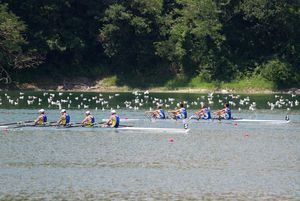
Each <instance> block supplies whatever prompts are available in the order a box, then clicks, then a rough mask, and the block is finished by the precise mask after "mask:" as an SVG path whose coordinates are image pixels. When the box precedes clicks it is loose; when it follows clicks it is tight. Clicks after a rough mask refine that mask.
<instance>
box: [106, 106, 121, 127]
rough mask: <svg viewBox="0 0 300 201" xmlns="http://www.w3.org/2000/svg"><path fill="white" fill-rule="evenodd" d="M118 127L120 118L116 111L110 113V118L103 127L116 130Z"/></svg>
mask: <svg viewBox="0 0 300 201" xmlns="http://www.w3.org/2000/svg"><path fill="white" fill-rule="evenodd" d="M119 125H120V117H119V115H117V112H116V110H112V111H111V116H110V118H109V119H108V121H107V122H106V125H105V126H109V127H111V128H118V127H119Z"/></svg>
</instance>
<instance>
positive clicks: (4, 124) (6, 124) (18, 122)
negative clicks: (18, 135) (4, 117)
mask: <svg viewBox="0 0 300 201" xmlns="http://www.w3.org/2000/svg"><path fill="white" fill-rule="evenodd" d="M32 122H34V121H17V122H13V123H3V124H0V126H10V125H15V124H24V123H32Z"/></svg>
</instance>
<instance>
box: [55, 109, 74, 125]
mask: <svg viewBox="0 0 300 201" xmlns="http://www.w3.org/2000/svg"><path fill="white" fill-rule="evenodd" d="M70 120H71V118H70V115H69V114H68V113H67V111H66V110H65V109H62V110H61V111H60V118H59V120H58V122H57V124H59V125H61V126H68V125H70Z"/></svg>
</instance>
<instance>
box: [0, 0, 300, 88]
mask: <svg viewBox="0 0 300 201" xmlns="http://www.w3.org/2000/svg"><path fill="white" fill-rule="evenodd" d="M0 2H1V6H0V59H1V63H0V64H1V66H2V67H3V69H6V71H8V72H10V73H12V75H13V76H15V79H21V78H20V75H19V76H18V73H20V72H18V71H17V70H16V69H15V68H16V67H17V66H16V65H14V64H12V63H11V62H10V61H9V60H11V58H12V56H11V55H13V54H11V53H15V52H17V53H18V55H23V57H29V58H28V59H29V60H30V59H31V61H32V59H33V60H34V61H35V62H34V64H39V63H41V62H40V61H41V58H44V61H43V63H42V64H41V65H39V67H38V68H37V69H35V70H30V69H28V70H26V71H25V70H22V75H23V76H22V79H24V77H26V76H25V75H26V72H27V76H29V78H33V77H34V76H35V75H44V74H47V75H49V73H51V75H53V76H55V78H56V79H60V78H61V79H63V77H65V76H71V77H72V76H73V77H74V76H75V77H76V76H79V75H80V76H90V77H93V78H101V77H105V76H108V75H116V76H117V78H118V79H117V80H118V82H119V84H128V85H137V86H142V87H143V86H156V85H163V84H165V83H167V82H168V81H169V80H174V79H175V80H176V79H178V78H180V77H185V78H187V79H189V80H191V79H194V78H195V77H197V79H200V80H203V81H208V82H215V81H230V80H239V79H243V78H245V77H252V76H254V77H257V76H261V77H263V78H265V79H267V80H270V81H272V82H274V83H276V85H277V87H290V86H297V85H299V83H300V82H299V80H300V39H299V38H300V37H299V36H300V1H295V0H276V1H270V0H126V1H121V0H87V1H81V0H60V1H54V0H47V1H38V0H22V1H16V0H2V1H0ZM4 32H5V33H6V35H3V33H4ZM33 52H38V53H39V54H38V55H39V56H37V55H36V54H34V53H33ZM8 54H11V55H8ZM23 66H34V65H31V64H30V65H23ZM11 69H14V71H11ZM28 72H30V73H31V74H29V75H28Z"/></svg>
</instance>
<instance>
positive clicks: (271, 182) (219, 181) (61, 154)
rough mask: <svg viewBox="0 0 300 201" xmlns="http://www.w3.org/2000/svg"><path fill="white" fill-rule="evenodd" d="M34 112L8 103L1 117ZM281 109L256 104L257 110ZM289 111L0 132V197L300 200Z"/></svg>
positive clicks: (298, 138)
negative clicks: (115, 128)
mask: <svg viewBox="0 0 300 201" xmlns="http://www.w3.org/2000/svg"><path fill="white" fill-rule="evenodd" d="M234 112H236V113H237V111H234ZM34 113H35V110H2V113H0V118H1V121H2V120H3V119H5V121H9V119H10V120H12V119H17V118H19V119H20V120H22V119H23V120H24V119H26V120H27V119H31V118H33V116H35V114H34ZM70 113H72V118H73V120H74V121H75V122H76V121H79V120H80V119H81V118H82V112H81V111H77V110H74V111H70ZM120 114H121V116H123V117H124V116H125V115H126V117H128V118H141V119H142V118H144V120H142V121H139V122H129V123H128V124H132V125H135V126H141V127H148V126H153V127H182V123H180V122H177V123H176V122H151V121H149V120H147V119H146V118H145V117H144V113H143V112H139V111H128V110H121V111H120ZM250 114H251V113H250V112H245V113H243V112H240V113H238V115H239V116H241V117H247V116H250ZM106 115H107V114H106V113H105V112H100V111H97V112H96V114H95V116H96V117H97V118H98V119H101V118H104V117H105V116H106ZM284 115H285V112H275V113H272V112H269V111H265V110H258V111H256V114H255V116H253V117H255V118H258V119H282V118H283V117H284ZM56 117H57V111H55V110H51V111H49V118H50V119H55V118H56ZM291 119H292V123H290V124H284V125H276V124H253V123H252V124H251V123H244V124H243V123H239V124H231V123H218V122H215V123H200V122H194V123H190V129H191V132H190V133H189V134H178V133H168V134H160V133H149V132H147V133H146V132H145V133H143V132H126V133H125V132H118V133H116V132H106V131H99V130H98V131H94V132H93V131H88V132H84V131H82V132H72V131H61V130H55V129H53V130H36V131H35V130H30V131H29V130H27V131H26V130H14V131H9V132H5V131H2V133H0V134H1V135H0V200H41V199H47V200H54V199H55V200H76V199H79V200H99V199H101V200H199V199H202V200H223V199H228V200H238V199H240V200H262V199H266V200H268V199H271V200H272V199H276V200H299V199H300V183H299V181H300V173H299V167H300V162H299V156H300V150H299V143H300V135H299V133H300V126H299V125H300V124H299V122H300V115H299V114H297V112H295V114H294V115H291ZM170 139H172V141H171V140H170Z"/></svg>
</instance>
